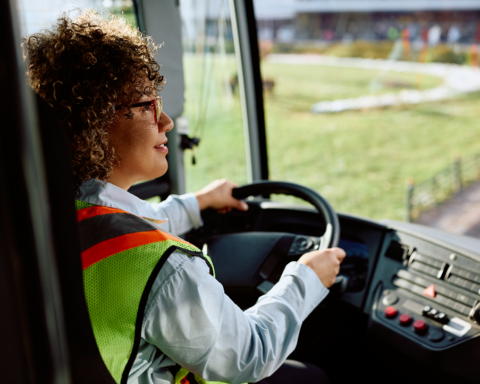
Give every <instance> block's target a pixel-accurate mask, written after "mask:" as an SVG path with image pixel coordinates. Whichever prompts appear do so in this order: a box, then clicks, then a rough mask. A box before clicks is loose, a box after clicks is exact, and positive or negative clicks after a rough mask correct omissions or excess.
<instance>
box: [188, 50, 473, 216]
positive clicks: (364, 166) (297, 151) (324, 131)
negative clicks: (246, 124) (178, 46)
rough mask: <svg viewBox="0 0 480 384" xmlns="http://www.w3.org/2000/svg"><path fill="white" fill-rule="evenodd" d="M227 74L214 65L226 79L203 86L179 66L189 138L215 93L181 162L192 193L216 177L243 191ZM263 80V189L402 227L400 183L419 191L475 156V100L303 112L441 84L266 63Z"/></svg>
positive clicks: (230, 69)
mask: <svg viewBox="0 0 480 384" xmlns="http://www.w3.org/2000/svg"><path fill="white" fill-rule="evenodd" d="M225 60H227V59H225ZM224 64H228V65H223V66H220V65H218V63H217V68H226V69H224V70H223V71H222V70H220V69H217V70H215V71H213V72H212V75H211V78H210V79H211V81H210V82H203V83H202V82H201V76H199V75H198V73H199V71H200V68H201V65H199V62H198V60H197V59H192V58H190V59H189V58H188V57H187V58H186V59H185V71H186V87H187V92H186V99H187V102H186V115H187V116H188V117H189V118H190V121H191V124H192V131H193V132H194V131H195V127H196V126H197V127H198V126H199V125H198V124H196V121H198V116H202V113H201V112H199V107H198V104H196V103H194V102H191V101H192V100H194V101H196V100H198V99H199V98H201V97H202V93H201V92H200V89H201V87H202V85H201V84H205V83H207V84H212V87H211V89H210V90H209V91H208V92H209V93H208V92H207V91H206V90H204V92H203V95H204V96H205V95H208V94H209V95H210V101H209V104H208V113H207V114H206V119H205V124H204V128H203V130H201V133H202V134H201V137H202V142H201V145H200V147H199V148H198V149H197V151H196V158H197V165H195V166H192V165H191V163H190V155H189V154H188V153H187V155H186V157H185V160H186V165H187V167H186V168H187V189H188V190H189V191H194V190H197V189H199V188H201V187H202V186H203V185H204V184H206V183H207V182H208V181H210V180H212V179H214V178H219V177H227V178H229V179H231V180H233V181H235V182H237V183H239V184H243V183H245V182H246V173H245V154H244V146H243V133H242V129H243V128H242V124H241V111H240V105H239V99H238V95H236V94H234V95H233V97H231V96H229V92H227V88H226V85H228V84H226V82H228V79H229V77H231V76H233V75H234V74H235V67H234V64H233V61H230V60H227V61H225V63H224ZM262 75H263V77H264V78H271V79H273V80H274V81H275V88H274V90H273V92H272V93H271V94H266V95H265V110H266V123H267V140H268V151H269V153H268V155H269V168H270V179H271V180H285V181H291V182H296V183H300V184H304V185H307V186H309V187H312V188H314V189H316V190H317V191H319V192H320V193H322V194H323V195H324V196H325V197H326V198H328V199H329V200H330V202H331V203H332V205H333V207H334V208H335V209H336V210H338V211H343V212H349V213H354V214H359V215H363V216H366V217H371V218H374V219H381V218H391V219H397V220H402V219H403V218H404V216H405V206H404V202H405V182H406V179H407V178H412V179H414V180H415V181H422V180H423V179H426V178H429V177H431V176H432V175H433V174H435V173H436V172H438V171H439V170H441V169H443V168H445V167H446V166H448V165H449V164H450V163H451V160H452V158H453V156H455V155H466V154H471V153H475V152H477V151H480V124H479V123H478V119H479V117H480V108H479V107H480V94H470V95H466V96H463V97H460V98H457V99H455V100H450V101H446V102H439V103H429V104H421V105H417V106H411V107H410V106H409V107H396V108H388V109H381V110H378V109H377V110H368V111H354V112H353V111H352V112H343V113H339V114H324V115H315V114H312V113H311V112H310V107H311V105H312V104H313V103H315V102H318V101H322V100H333V99H338V98H348V97H356V96H360V95H365V94H370V93H372V92H375V93H378V92H396V91H398V90H400V89H401V88H420V89H423V88H430V87H433V86H435V85H437V84H438V83H439V80H438V79H435V78H432V77H426V76H424V77H419V76H418V75H415V74H395V73H388V74H384V73H377V72H375V71H369V70H363V69H362V70H360V69H345V68H339V69H337V68H330V67H320V66H300V65H280V64H270V63H265V64H264V65H263V66H262ZM372 84H373V85H374V86H372ZM206 92H207V93H206ZM193 132H192V133H193Z"/></svg>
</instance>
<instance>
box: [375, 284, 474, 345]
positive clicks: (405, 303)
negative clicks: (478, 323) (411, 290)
mask: <svg viewBox="0 0 480 384" xmlns="http://www.w3.org/2000/svg"><path fill="white" fill-rule="evenodd" d="M429 291H432V288H429ZM412 296H413V295H408V294H406V293H404V292H402V290H390V289H385V290H383V291H381V292H380V294H379V296H378V302H377V306H376V312H377V319H379V320H380V321H382V322H383V323H385V324H386V325H387V326H389V327H392V328H394V329H395V330H397V332H399V333H402V334H405V335H406V336H408V337H410V338H414V339H415V340H416V341H417V342H419V343H421V344H424V345H426V346H428V347H430V348H435V349H441V348H447V347H449V346H452V345H454V344H455V343H457V342H459V341H461V340H462V339H465V338H468V337H470V336H472V335H474V334H475V333H478V331H476V330H472V325H471V324H470V323H469V322H468V321H465V320H463V319H461V318H460V317H457V314H456V313H455V311H451V310H446V309H445V307H444V306H435V304H430V303H427V302H426V301H425V300H422V298H420V297H419V298H416V297H412Z"/></svg>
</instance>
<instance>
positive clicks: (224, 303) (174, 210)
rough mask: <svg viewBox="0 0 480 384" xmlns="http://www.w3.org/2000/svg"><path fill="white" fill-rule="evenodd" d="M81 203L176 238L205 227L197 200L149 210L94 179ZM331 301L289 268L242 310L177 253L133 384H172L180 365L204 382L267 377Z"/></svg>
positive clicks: (156, 296)
mask: <svg viewBox="0 0 480 384" xmlns="http://www.w3.org/2000/svg"><path fill="white" fill-rule="evenodd" d="M78 199H79V200H82V201H85V202H88V203H90V204H95V205H102V206H107V207H112V208H118V209H122V210H125V211H127V212H130V213H133V214H135V215H138V216H143V217H148V218H152V219H155V220H167V221H166V222H165V223H163V224H158V227H159V228H160V229H161V230H163V231H165V232H169V233H172V234H173V235H176V236H178V235H181V234H183V233H186V232H188V231H189V230H191V229H192V228H196V227H199V226H201V225H202V220H201V216H200V210H199V207H198V201H197V199H196V197H195V195H193V194H186V195H182V196H170V197H169V198H168V199H167V200H166V201H165V202H162V203H159V204H151V203H148V202H146V201H143V200H140V199H138V198H137V197H136V196H134V195H132V194H130V193H128V192H127V191H125V190H123V189H121V188H119V187H116V186H115V185H113V184H110V183H107V182H101V181H98V180H90V181H88V182H85V183H84V184H83V185H82V186H81V193H80V196H79V198H78ZM246 252H248V250H246ZM327 294H328V290H327V289H326V288H325V287H324V286H323V284H322V283H321V281H320V279H319V278H318V277H317V275H316V274H315V273H314V272H313V270H312V269H310V268H309V267H307V266H305V265H303V264H299V263H296V262H292V263H290V264H288V265H287V267H286V268H285V270H284V272H283V274H282V277H281V278H280V280H279V282H278V283H277V284H275V286H274V287H273V288H272V289H271V290H270V291H269V292H268V293H267V294H265V295H263V296H262V297H260V298H259V300H258V302H257V303H256V304H255V305H254V306H253V307H251V308H249V309H248V310H246V311H242V310H241V309H240V308H239V307H238V306H237V305H235V303H233V302H232V301H231V300H230V298H229V297H228V296H226V295H225V293H224V290H223V287H222V285H221V284H220V283H219V282H218V281H217V280H216V279H215V278H214V277H212V276H211V275H210V274H209V269H208V266H207V264H206V263H205V261H204V260H202V259H200V258H198V257H193V258H192V257H189V256H187V255H186V254H184V253H182V252H174V253H172V255H171V256H170V257H169V258H168V259H167V261H166V262H165V264H164V266H163V267H162V269H161V270H160V272H159V274H158V276H157V278H156V280H155V282H154V284H153V287H152V289H151V291H150V293H149V296H148V301H147V305H146V309H145V313H144V318H143V323H142V330H141V342H140V348H139V351H138V354H137V356H136V359H135V362H134V364H133V367H132V369H131V371H130V375H129V379H128V383H131V384H167V383H173V382H174V377H173V375H172V373H171V368H172V367H173V366H175V365H176V364H177V363H178V364H179V365H181V366H182V367H184V368H186V369H188V370H189V371H191V372H193V373H195V374H197V375H199V376H201V377H202V378H203V379H204V380H207V381H221V382H228V383H245V382H256V381H259V380H261V379H262V378H264V377H268V376H270V375H271V374H272V373H273V372H275V370H276V369H277V368H278V367H279V366H280V365H281V364H282V363H283V362H284V361H285V359H286V358H287V357H288V355H289V354H290V353H291V352H292V351H293V350H294V348H295V346H296V344H297V340H298V334H299V331H300V326H301V324H302V322H303V321H304V320H305V318H306V317H307V316H308V315H309V314H310V313H311V312H312V310H313V309H314V308H315V307H316V306H317V305H318V304H319V303H320V302H321V301H322V300H323V299H324V298H325V296H326V295H327Z"/></svg>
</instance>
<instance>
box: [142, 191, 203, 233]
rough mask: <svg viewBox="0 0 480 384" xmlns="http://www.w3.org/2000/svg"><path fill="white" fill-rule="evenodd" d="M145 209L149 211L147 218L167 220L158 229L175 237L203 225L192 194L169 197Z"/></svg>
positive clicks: (196, 201) (195, 199)
mask: <svg viewBox="0 0 480 384" xmlns="http://www.w3.org/2000/svg"><path fill="white" fill-rule="evenodd" d="M145 208H146V209H147V210H148V211H149V214H150V216H148V217H152V218H160V219H164V218H165V219H167V221H166V222H165V223H164V224H160V228H161V229H162V230H164V231H165V232H169V233H171V234H172V235H175V236H180V235H182V234H184V233H186V232H188V231H190V230H191V229H193V228H198V227H200V226H202V225H203V222H202V217H201V216H200V208H199V206H198V200H197V197H196V196H195V195H194V194H193V193H187V194H185V195H181V196H178V195H171V196H169V197H168V199H167V200H165V201H162V202H161V203H148V205H146V207H145Z"/></svg>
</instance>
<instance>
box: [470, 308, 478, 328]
mask: <svg viewBox="0 0 480 384" xmlns="http://www.w3.org/2000/svg"><path fill="white" fill-rule="evenodd" d="M470 319H472V320H473V321H475V322H477V323H479V324H480V303H478V304H477V305H476V306H475V307H473V308H472V310H471V311H470Z"/></svg>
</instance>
